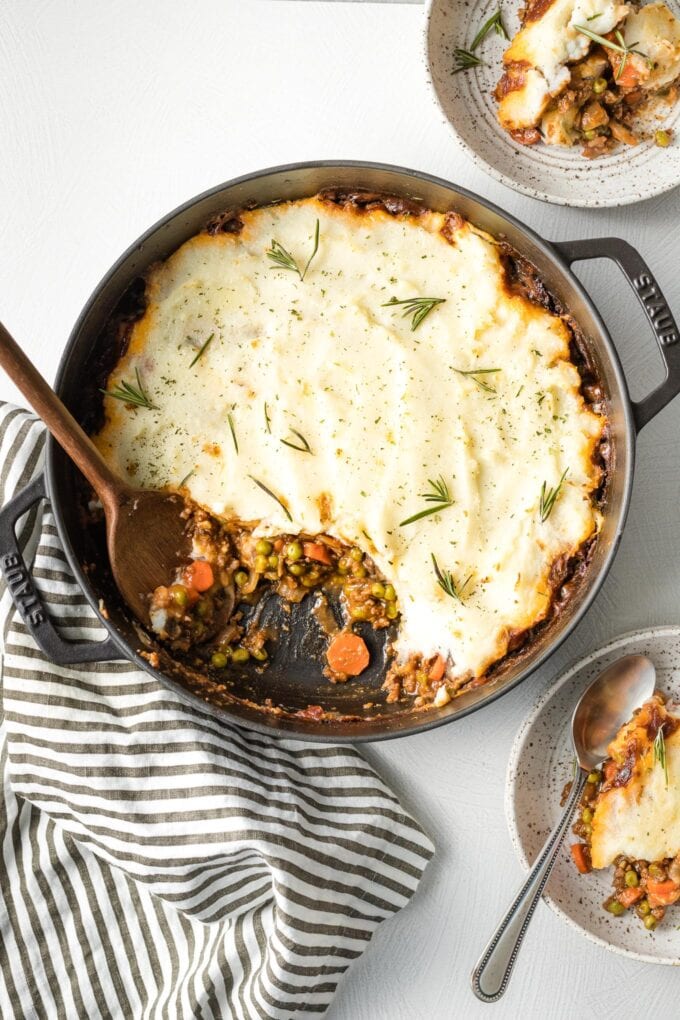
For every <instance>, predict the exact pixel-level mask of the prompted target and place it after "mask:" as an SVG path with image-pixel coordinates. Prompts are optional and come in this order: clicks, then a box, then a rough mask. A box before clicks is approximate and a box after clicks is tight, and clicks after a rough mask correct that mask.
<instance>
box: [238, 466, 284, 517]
mask: <svg viewBox="0 0 680 1020" xmlns="http://www.w3.org/2000/svg"><path fill="white" fill-rule="evenodd" d="M248 478H250V480H251V482H255V484H256V485H257V486H258V488H260V489H262V491H263V492H266V493H267V495H268V496H270V497H271V498H272V499H273V500H275V502H277V503H278V504H279V506H280V507H281V509H282V510H283V512H284V514H285V515H286V517H287V518H288V520H289V521H292V520H293V518H292V517H291V515H290V510H289V509H288V507H287V506H286V504H285V503H284V502H283V500H281V499H279V497H278V496H277V495H276V493H275V492H272V490H271V489H268V488H267V486H266V485H265V484H264V482H260V481H258V480H257V478H255V477H254V476H253V475H248Z"/></svg>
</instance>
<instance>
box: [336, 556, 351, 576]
mask: <svg viewBox="0 0 680 1020" xmlns="http://www.w3.org/2000/svg"><path fill="white" fill-rule="evenodd" d="M349 572H350V565H349V563H348V562H347V560H346V559H345V558H344V557H343V558H342V559H341V560H338V573H339V574H349Z"/></svg>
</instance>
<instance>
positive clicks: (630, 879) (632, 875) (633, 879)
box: [624, 869, 640, 889]
mask: <svg viewBox="0 0 680 1020" xmlns="http://www.w3.org/2000/svg"><path fill="white" fill-rule="evenodd" d="M624 882H625V883H626V885H627V886H628V888H629V889H635V888H636V887H637V886H638V885H639V884H640V879H639V878H638V873H637V871H633V870H632V869H631V870H630V871H627V872H626V874H625V876H624Z"/></svg>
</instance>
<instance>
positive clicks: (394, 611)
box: [385, 602, 399, 620]
mask: <svg viewBox="0 0 680 1020" xmlns="http://www.w3.org/2000/svg"><path fill="white" fill-rule="evenodd" d="M385 615H386V616H387V619H388V620H396V618H397V617H398V616H399V608H398V606H397V603H396V602H390V603H389V604H388V606H387V609H386V610H385Z"/></svg>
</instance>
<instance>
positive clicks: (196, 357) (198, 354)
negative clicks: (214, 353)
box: [189, 333, 215, 368]
mask: <svg viewBox="0 0 680 1020" xmlns="http://www.w3.org/2000/svg"><path fill="white" fill-rule="evenodd" d="M214 336H215V334H214V333H211V334H210V336H209V337H208V339H207V340H206V342H205V343H204V344H203V346H202V347H200V348H199V349H198V351H197V352H196V355H195V357H194V358H193V360H192V362H191V364H190V365H189V368H193V367H194V365H195V364H196V362H197V361H198V359H199V358H200V357H201V355H202V354H204V353H205V352H206V351H207V349H208V347H209V346H210V343H211V341H212V339H213V337H214Z"/></svg>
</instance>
